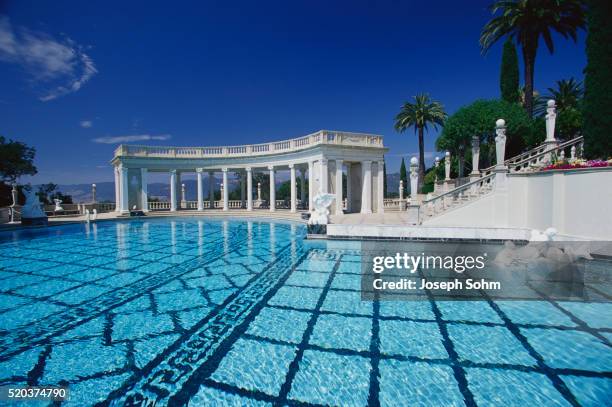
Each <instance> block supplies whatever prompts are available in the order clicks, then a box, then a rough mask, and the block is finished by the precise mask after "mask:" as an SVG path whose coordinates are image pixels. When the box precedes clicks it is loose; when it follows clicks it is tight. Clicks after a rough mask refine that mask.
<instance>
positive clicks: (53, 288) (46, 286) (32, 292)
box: [14, 280, 83, 298]
mask: <svg viewBox="0 0 612 407" xmlns="http://www.w3.org/2000/svg"><path fill="white" fill-rule="evenodd" d="M81 284H83V283H81V282H74V281H66V280H48V281H45V282H42V283H39V284H31V285H27V286H25V287H22V288H19V289H17V290H14V291H15V293H18V294H21V295H25V296H28V297H38V298H42V297H48V296H50V295H53V294H57V293H60V292H62V291H66V290H68V289H71V288H74V287H76V286H78V285H81Z"/></svg>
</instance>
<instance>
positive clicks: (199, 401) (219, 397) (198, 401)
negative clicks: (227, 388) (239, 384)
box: [189, 386, 272, 407]
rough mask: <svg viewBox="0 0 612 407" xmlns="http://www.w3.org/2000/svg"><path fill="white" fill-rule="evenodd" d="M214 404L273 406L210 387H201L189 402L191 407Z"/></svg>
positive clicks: (252, 406) (238, 406) (229, 406)
mask: <svg viewBox="0 0 612 407" xmlns="http://www.w3.org/2000/svg"><path fill="white" fill-rule="evenodd" d="M213 400H214V403H215V404H217V405H219V406H228V407H268V406H272V404H270V403H266V402H263V401H259V400H253V399H249V398H246V397H241V396H237V395H234V394H230V393H225V392H223V391H221V390H217V389H212V388H210V387H204V386H201V387H200V389H199V390H198V392H197V393H196V394H195V395H194V396H193V397H192V398H191V400H189V407H200V406H206V405H212V404H213Z"/></svg>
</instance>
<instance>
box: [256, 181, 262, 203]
mask: <svg viewBox="0 0 612 407" xmlns="http://www.w3.org/2000/svg"><path fill="white" fill-rule="evenodd" d="M257 201H258V202H261V182H258V183H257Z"/></svg>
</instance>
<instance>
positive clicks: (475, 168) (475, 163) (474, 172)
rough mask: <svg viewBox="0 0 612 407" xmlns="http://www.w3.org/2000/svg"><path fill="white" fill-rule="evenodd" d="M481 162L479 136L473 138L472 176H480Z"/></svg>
mask: <svg viewBox="0 0 612 407" xmlns="http://www.w3.org/2000/svg"><path fill="white" fill-rule="evenodd" d="M479 161H480V138H479V137H478V136H473V137H472V173H471V174H470V175H471V176H475V177H477V176H479V175H480V171H478V162H479Z"/></svg>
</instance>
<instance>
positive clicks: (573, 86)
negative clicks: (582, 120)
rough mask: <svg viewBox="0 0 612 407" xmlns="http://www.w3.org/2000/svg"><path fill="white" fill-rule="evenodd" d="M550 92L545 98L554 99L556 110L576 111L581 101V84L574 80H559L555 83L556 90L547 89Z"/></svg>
mask: <svg viewBox="0 0 612 407" xmlns="http://www.w3.org/2000/svg"><path fill="white" fill-rule="evenodd" d="M548 92H550V93H549V94H548V95H547V96H546V98H547V99H554V100H555V104H556V105H557V109H559V110H560V111H561V110H565V109H571V108H573V109H576V108H578V104H579V103H580V100H581V99H582V94H583V89H582V82H578V81H576V80H575V79H574V78H570V79H569V80H566V79H561V80H560V81H557V89H555V88H548Z"/></svg>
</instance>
